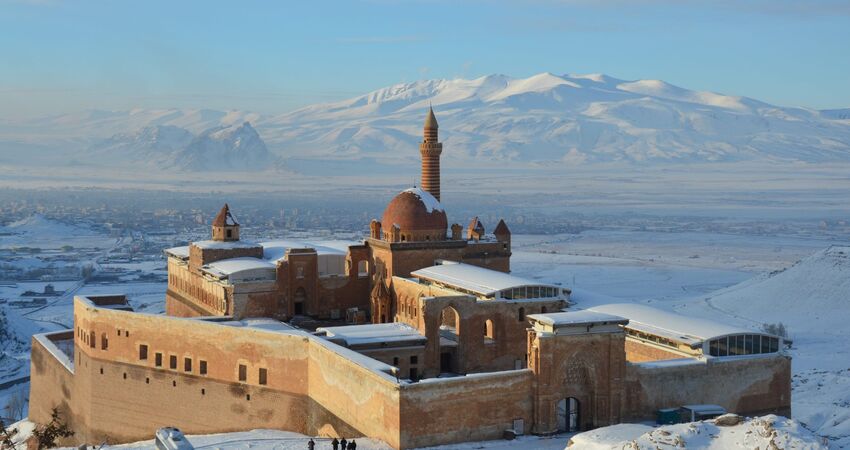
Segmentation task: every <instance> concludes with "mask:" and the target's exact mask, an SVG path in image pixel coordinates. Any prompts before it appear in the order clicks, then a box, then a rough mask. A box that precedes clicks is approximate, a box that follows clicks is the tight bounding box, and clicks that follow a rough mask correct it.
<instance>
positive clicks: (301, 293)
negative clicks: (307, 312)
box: [292, 287, 307, 316]
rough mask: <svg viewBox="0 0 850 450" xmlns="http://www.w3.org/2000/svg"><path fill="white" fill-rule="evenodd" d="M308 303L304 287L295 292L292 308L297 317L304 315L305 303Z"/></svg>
mask: <svg viewBox="0 0 850 450" xmlns="http://www.w3.org/2000/svg"><path fill="white" fill-rule="evenodd" d="M306 302H307V291H305V290H304V288H303V287H300V288H298V289H297V290H296V291H295V296H294V297H293V299H292V306H293V309H294V314H295V315H296V316H299V315H302V314H304V303H306Z"/></svg>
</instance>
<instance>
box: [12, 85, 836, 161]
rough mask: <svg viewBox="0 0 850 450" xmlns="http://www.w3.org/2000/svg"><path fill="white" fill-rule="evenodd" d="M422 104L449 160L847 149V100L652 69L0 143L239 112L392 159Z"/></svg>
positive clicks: (106, 121)
mask: <svg viewBox="0 0 850 450" xmlns="http://www.w3.org/2000/svg"><path fill="white" fill-rule="evenodd" d="M429 104H433V106H434V108H435V110H436V111H437V116H438V119H439V121H440V125H441V128H440V132H441V137H442V139H443V140H444V142H445V144H446V146H445V152H444V158H448V159H455V160H459V161H471V160H473V159H474V160H475V161H476V162H479V163H486V162H499V161H505V160H512V161H517V162H530V163H540V162H553V161H557V162H565V163H569V164H577V163H589V162H609V161H625V162H629V163H643V162H659V161H660V162H685V163H700V162H713V161H739V160H758V161H763V160H764V161H780V162H782V161H804V162H810V163H821V162H833V161H845V162H846V161H850V119H848V117H850V116H849V115H848V113H847V111H848V110H830V111H817V110H812V109H804V108H788V107H780V106H775V105H771V104H768V103H765V102H761V101H758V100H754V99H751V98H747V97H737V96H729V95H723V94H717V93H712V92H702V91H694V90H689V89H685V88H682V87H678V86H673V85H671V84H669V83H666V82H664V81H660V80H637V81H627V80H619V79H616V78H613V77H609V76H606V75H601V74H591V75H555V74H551V73H541V74H538V75H534V76H531V77H528V78H512V77H509V76H505V75H489V76H485V77H481V78H476V79H472V80H467V79H453V80H422V81H416V82H412V83H405V84H397V85H393V86H389V87H386V88H383V89H379V90H376V91H373V92H370V93H367V94H364V95H361V96H358V97H354V98H351V99H348V100H344V101H339V102H333V103H324V104H316V105H311V106H308V107H305V108H301V109H299V110H297V111H292V112H289V113H286V114H279V115H265V116H263V115H258V114H253V113H248V112H241V111H229V112H224V111H212V110H185V111H184V110H173V109H172V110H133V111H123V112H122V111H88V112H85V113H82V114H67V115H62V116H55V117H48V118H44V119H37V120H17V121H10V120H5V121H0V148H2V147H3V146H7V147H8V146H14V147H15V148H20V146H36V145H47V144H50V143H54V144H55V143H56V142H62V145H73V143H75V142H79V141H86V140H92V139H104V138H107V137H109V136H111V135H114V134H120V133H125V134H126V133H134V132H135V131H136V130H139V129H141V128H144V127H149V126H157V125H171V126H177V127H181V128H185V129H187V130H189V131H191V132H192V133H200V132H201V131H202V130H207V129H209V128H211V127H218V126H225V127H230V126H236V125H238V124H242V123H243V122H245V121H250V122H251V123H252V124H253V125H254V126H256V128H257V130H258V131H259V132H260V134H261V135H262V136H263V139H264V140H265V141H266V143H267V144H268V145H269V146H270V148H271V149H272V151H273V152H276V153H278V154H280V155H281V156H284V157H295V158H303V159H319V158H324V159H327V158H335V159H346V160H358V159H363V160H370V161H379V162H381V163H390V164H392V163H394V162H399V161H402V160H409V159H410V158H414V157H416V156H417V151H418V150H417V145H416V144H417V142H418V141H419V140H420V139H421V127H422V121H423V120H424V115H425V111H426V110H427V107H428V105H429ZM9 148H11V147H9ZM75 157H77V155H75ZM79 158H81V159H85V158H86V155H81V156H79Z"/></svg>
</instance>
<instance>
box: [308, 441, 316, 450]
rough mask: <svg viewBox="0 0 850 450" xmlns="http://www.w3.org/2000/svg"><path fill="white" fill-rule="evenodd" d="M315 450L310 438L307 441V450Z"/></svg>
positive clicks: (314, 444)
mask: <svg viewBox="0 0 850 450" xmlns="http://www.w3.org/2000/svg"><path fill="white" fill-rule="evenodd" d="M315 448H316V443H315V442H313V438H310V440H309V441H307V450H314V449H315Z"/></svg>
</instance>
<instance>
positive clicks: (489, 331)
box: [484, 319, 496, 339]
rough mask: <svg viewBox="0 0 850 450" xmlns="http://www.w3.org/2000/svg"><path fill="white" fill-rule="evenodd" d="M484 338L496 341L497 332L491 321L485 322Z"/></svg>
mask: <svg viewBox="0 0 850 450" xmlns="http://www.w3.org/2000/svg"><path fill="white" fill-rule="evenodd" d="M484 337H485V338H487V339H496V330H495V329H494V325H493V321H492V320H490V319H487V320H485V321H484Z"/></svg>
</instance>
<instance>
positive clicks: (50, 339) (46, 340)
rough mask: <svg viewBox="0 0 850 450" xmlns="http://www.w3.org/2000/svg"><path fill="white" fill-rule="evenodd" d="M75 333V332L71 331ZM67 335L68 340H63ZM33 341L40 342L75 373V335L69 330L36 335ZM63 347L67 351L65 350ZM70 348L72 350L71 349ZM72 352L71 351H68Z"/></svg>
mask: <svg viewBox="0 0 850 450" xmlns="http://www.w3.org/2000/svg"><path fill="white" fill-rule="evenodd" d="M71 331H73V330H71ZM63 335H67V338H66V339H61V338H62V337H65V336H63ZM32 337H33V339H35V340H36V341H38V342H39V343H40V344H41V345H42V346H43V347H44V349H45V350H47V351H48V352H50V354H51V355H52V356H53V357H54V358H56V360H57V361H59V363H61V364H62V365H63V366H65V368H66V369H68V371H69V372H71V373H74V359H73V358H74V333H73V332H69V330H61V331H53V332H50V333H41V334H34V335H33V336H32ZM60 346H61V347H63V348H64V349H65V350H63V349H62V348H60ZM69 347H70V348H69ZM68 350H70V351H68Z"/></svg>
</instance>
